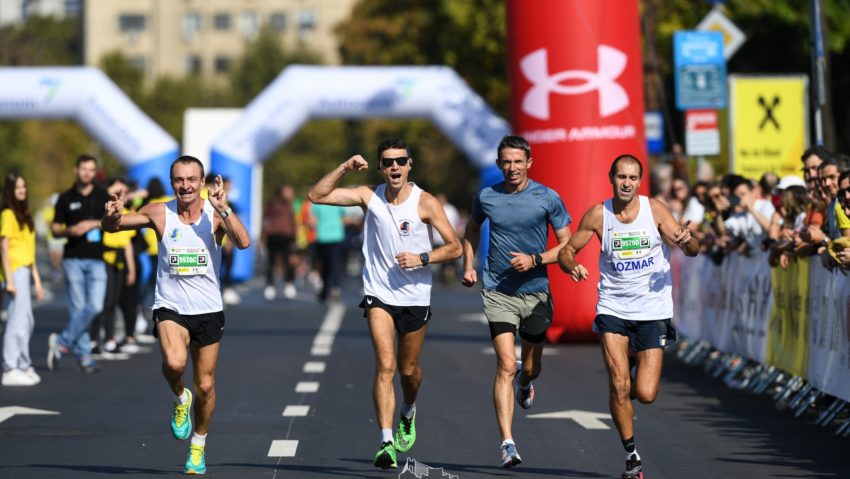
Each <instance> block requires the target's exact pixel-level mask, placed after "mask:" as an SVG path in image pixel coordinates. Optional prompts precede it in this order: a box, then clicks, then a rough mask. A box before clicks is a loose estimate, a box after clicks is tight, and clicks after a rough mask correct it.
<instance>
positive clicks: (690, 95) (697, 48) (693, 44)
mask: <svg viewBox="0 0 850 479" xmlns="http://www.w3.org/2000/svg"><path fill="white" fill-rule="evenodd" d="M673 59H674V62H675V66H676V70H675V81H676V107H677V108H678V109H680V110H692V109H705V108H708V109H718V108H726V59H725V58H724V57H723V34H721V33H720V32H698V31H678V32H676V33H675V35H674V36H673Z"/></svg>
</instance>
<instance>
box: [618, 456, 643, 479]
mask: <svg viewBox="0 0 850 479" xmlns="http://www.w3.org/2000/svg"><path fill="white" fill-rule="evenodd" d="M620 478H621V479H643V467H642V466H641V464H640V459H639V458H638V457H637V454H632V455H631V456H629V458H628V459H626V470H625V471H623V474H622V475H621V476H620Z"/></svg>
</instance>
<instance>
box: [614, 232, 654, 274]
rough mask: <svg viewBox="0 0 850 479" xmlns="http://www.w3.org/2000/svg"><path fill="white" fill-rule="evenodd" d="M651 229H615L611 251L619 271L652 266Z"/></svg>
mask: <svg viewBox="0 0 850 479" xmlns="http://www.w3.org/2000/svg"><path fill="white" fill-rule="evenodd" d="M651 249H652V248H651V244H650V241H649V231H647V230H637V231H614V232H612V233H611V253H612V255H613V257H614V269H616V270H617V271H639V270H642V269H644V268H646V267H648V266H651V265H652V263H653V260H654V258H646V257H647V256H649V254H650V251H651Z"/></svg>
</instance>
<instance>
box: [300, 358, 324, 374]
mask: <svg viewBox="0 0 850 479" xmlns="http://www.w3.org/2000/svg"><path fill="white" fill-rule="evenodd" d="M304 372H305V373H323V372H325V363H324V362H322V361H307V362H306V363H304Z"/></svg>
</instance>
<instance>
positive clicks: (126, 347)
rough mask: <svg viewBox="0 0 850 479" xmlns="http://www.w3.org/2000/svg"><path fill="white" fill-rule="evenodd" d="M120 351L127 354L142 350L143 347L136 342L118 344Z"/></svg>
mask: <svg viewBox="0 0 850 479" xmlns="http://www.w3.org/2000/svg"><path fill="white" fill-rule="evenodd" d="M118 351H121V352H122V353H127V354H136V353H138V352H139V351H141V348H139V345H138V344H136V343H124V344H122V345H121V346H118Z"/></svg>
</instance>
